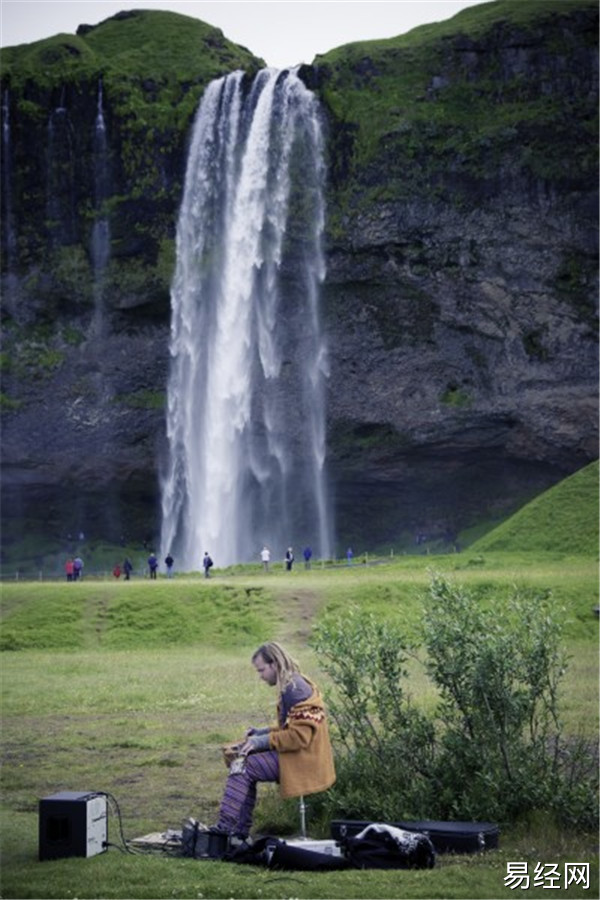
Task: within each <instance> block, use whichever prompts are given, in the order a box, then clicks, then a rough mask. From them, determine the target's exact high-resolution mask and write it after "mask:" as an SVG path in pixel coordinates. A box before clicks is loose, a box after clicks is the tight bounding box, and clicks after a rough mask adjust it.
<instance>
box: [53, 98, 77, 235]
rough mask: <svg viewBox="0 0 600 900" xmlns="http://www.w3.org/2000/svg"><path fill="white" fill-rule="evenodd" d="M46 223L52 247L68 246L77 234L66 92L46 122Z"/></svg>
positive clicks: (71, 128)
mask: <svg viewBox="0 0 600 900" xmlns="http://www.w3.org/2000/svg"><path fill="white" fill-rule="evenodd" d="M46 157H47V173H48V174H47V178H46V219H47V227H48V232H49V237H50V240H51V242H52V244H54V245H59V246H60V245H62V244H70V243H72V242H73V241H74V240H75V236H76V234H77V228H76V219H77V217H76V212H75V205H76V204H75V176H74V172H75V165H74V157H75V150H74V134H73V126H72V124H71V119H70V116H69V111H68V109H67V106H66V100H65V89H64V88H63V89H62V90H61V97H60V102H59V105H58V106H56V107H55V108H54V109H53V110H52V112H51V113H50V116H49V118H48V141H47V148H46Z"/></svg>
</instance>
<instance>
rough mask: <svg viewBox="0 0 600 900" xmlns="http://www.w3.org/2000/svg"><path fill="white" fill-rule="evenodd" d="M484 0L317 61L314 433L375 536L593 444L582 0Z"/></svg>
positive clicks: (589, 144)
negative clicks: (322, 195)
mask: <svg viewBox="0 0 600 900" xmlns="http://www.w3.org/2000/svg"><path fill="white" fill-rule="evenodd" d="M490 6H492V7H493V6H494V4H491V5H490ZM497 6H498V9H497V10H496V11H495V17H496V21H495V22H494V23H493V24H491V23H489V22H487V23H485V25H484V23H482V22H481V20H480V19H479V14H480V13H481V11H482V9H483V8H481V7H477V8H476V10H473V11H467V12H466V13H463V14H462V15H459V16H457V17H455V19H453V20H451V22H450V23H447V26H446V28H447V31H446V33H445V34H439V33H438V34H436V36H435V39H434V40H432V34H431V29H423V30H420V29H418V30H417V31H416V32H414V33H412V35H408V36H405V37H404V38H400V39H398V40H396V41H388V42H380V43H378V44H372V43H369V44H363V45H360V44H359V45H353V46H351V47H347V48H341V49H340V50H337V51H333V52H332V53H331V54H328V55H326V56H325V57H322V58H319V59H318V60H317V61H316V65H315V70H316V71H315V74H314V76H313V77H314V82H315V84H316V85H318V89H319V90H320V91H321V93H322V95H323V96H324V97H325V98H326V101H327V102H328V106H329V108H330V110H331V111H332V117H331V120H330V130H331V133H330V140H331V146H332V147H333V148H334V150H333V152H334V153H335V154H336V156H335V158H334V159H333V160H332V165H331V172H332V192H331V195H332V202H331V203H330V212H331V221H332V237H331V243H330V250H329V254H328V263H329V269H328V278H327V291H326V301H325V302H326V310H327V316H328V324H329V328H330V334H331V341H330V344H331V348H332V349H331V353H332V371H331V379H330V396H329V426H330V440H329V447H330V452H331V459H332V462H333V465H334V468H335V471H336V473H337V474H338V478H339V479H340V480H341V482H342V484H341V488H340V492H339V495H340V498H341V500H342V503H343V505H344V507H345V508H346V515H347V516H348V517H350V516H352V510H353V509H356V511H357V520H358V517H359V516H363V515H364V504H365V503H367V504H369V503H370V505H371V508H372V510H373V518H372V521H373V523H375V524H374V527H378V528H379V530H378V536H380V537H382V538H384V539H388V538H387V533H388V532H387V529H388V527H389V524H390V522H394V523H395V527H396V528H397V529H398V530H400V529H401V528H402V526H403V525H404V526H405V527H408V528H410V529H412V531H413V532H415V533H416V532H420V531H422V532H424V533H426V534H429V535H432V534H438V535H440V534H442V535H443V534H444V533H452V532H455V531H456V530H458V528H460V527H461V524H464V522H465V520H466V519H468V518H469V517H472V520H475V519H476V518H477V510H479V511H481V510H482V509H486V508H487V509H488V510H489V511H492V512H496V513H499V512H501V511H502V510H506V509H507V508H510V507H511V506H512V505H513V504H517V503H518V502H519V501H521V500H522V499H523V498H524V497H525V496H527V494H528V492H530V493H535V492H536V491H537V490H540V489H541V488H542V487H545V486H547V484H548V483H551V482H552V481H553V480H557V479H558V478H559V477H560V473H565V474H566V473H568V472H570V471H572V470H574V469H576V468H578V467H579V466H581V465H583V464H584V463H585V462H587V461H588V460H590V459H593V458H594V457H595V455H596V454H597V401H596V394H597V368H596V360H597V199H596V161H595V160H596V149H595V144H596V138H595V134H596V130H595V116H596V111H595V110H596V97H597V51H596V46H595V45H596V22H597V9H595V8H594V7H592V6H589V5H588V6H587V7H586V6H584V7H581V8H579V9H577V10H574V9H573V8H571V9H570V10H568V9H567V7H566V5H564V4H532V5H531V6H532V7H534V6H537V10H526V9H521V10H520V12H522V13H523V14H525V13H528V12H532V13H533V12H535V13H536V14H535V15H533V16H532V17H531V18H530V17H528V16H525V18H524V20H516V21H514V20H511V16H512V13H513V11H515V7H516V6H517V4H512V5H511V4H507V3H504V4H502V3H501V4H498V5H497ZM520 6H521V7H527V6H528V5H527V4H521V5H520ZM511 7H512V8H511ZM353 482H358V483H359V485H361V488H362V489H359V490H360V493H359V494H358V495H357V493H356V490H352V483H353ZM357 496H358V497H360V503H357V502H356V499H357ZM369 498H371V500H369ZM382 506H383V508H386V507H388V508H389V513H388V515H384V516H383V517H382V516H381V509H382ZM357 507H360V511H359V510H358V509H357ZM377 508H379V511H380V514H379V520H378V519H377ZM382 518H383V521H382ZM384 535H385V537H384Z"/></svg>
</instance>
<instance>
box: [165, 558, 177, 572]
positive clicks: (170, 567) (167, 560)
mask: <svg viewBox="0 0 600 900" xmlns="http://www.w3.org/2000/svg"><path fill="white" fill-rule="evenodd" d="M174 562H175V560H174V559H173V557H172V556H171V554H170V553H169V555H168V556H166V557H165V566H166V567H167V578H172V577H173V563H174Z"/></svg>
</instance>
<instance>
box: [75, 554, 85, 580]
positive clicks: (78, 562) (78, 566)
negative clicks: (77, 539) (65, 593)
mask: <svg viewBox="0 0 600 900" xmlns="http://www.w3.org/2000/svg"><path fill="white" fill-rule="evenodd" d="M82 575H83V560H82V558H81V557H80V556H76V557H75V559H74V560H73V581H79V579H80V578H81V577H82Z"/></svg>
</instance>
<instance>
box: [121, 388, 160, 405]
mask: <svg viewBox="0 0 600 900" xmlns="http://www.w3.org/2000/svg"><path fill="white" fill-rule="evenodd" d="M113 403H116V404H118V405H119V406H126V407H129V408H130V409H164V407H165V403H166V394H165V392H164V391H134V392H133V393H131V394H118V395H117V396H116V397H115V398H114V400H113Z"/></svg>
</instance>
